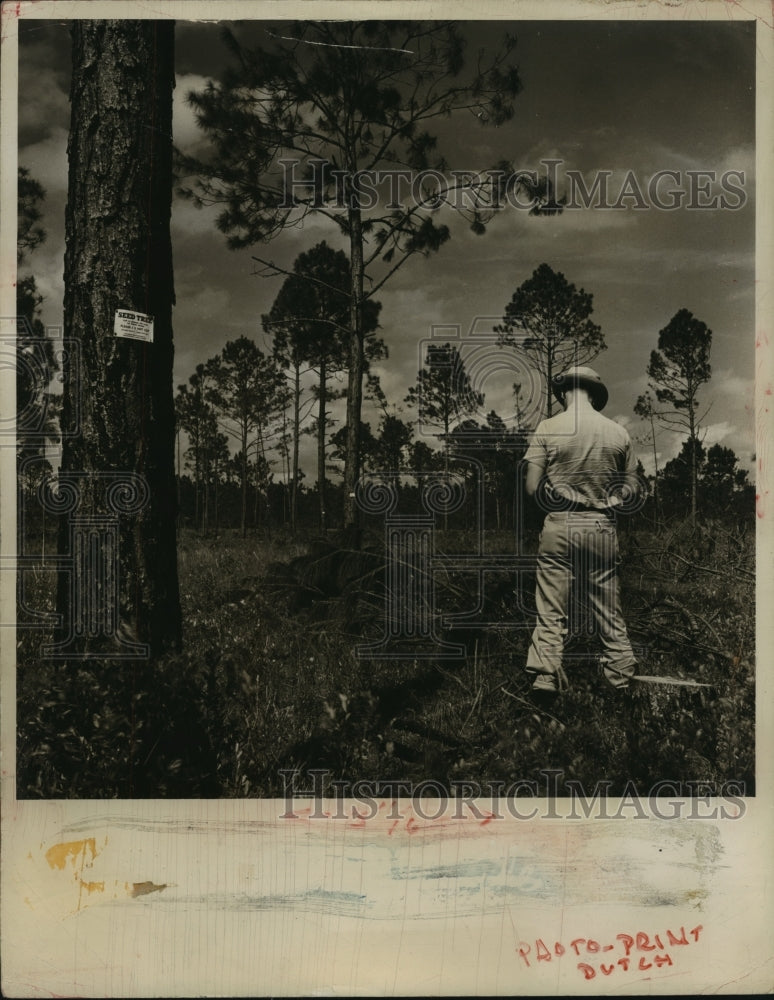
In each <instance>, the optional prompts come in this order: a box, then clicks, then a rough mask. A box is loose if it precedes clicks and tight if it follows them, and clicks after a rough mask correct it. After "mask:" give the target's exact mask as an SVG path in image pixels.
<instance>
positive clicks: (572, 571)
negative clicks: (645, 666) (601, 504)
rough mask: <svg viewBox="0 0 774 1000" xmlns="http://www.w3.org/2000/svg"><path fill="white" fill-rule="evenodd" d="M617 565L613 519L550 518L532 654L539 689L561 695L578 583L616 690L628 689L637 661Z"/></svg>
mask: <svg viewBox="0 0 774 1000" xmlns="http://www.w3.org/2000/svg"><path fill="white" fill-rule="evenodd" d="M617 562H618V539H617V537H616V530H615V522H614V521H613V519H612V518H609V517H607V516H605V515H604V514H596V513H593V512H587V511H583V512H577V511H572V512H559V513H556V512H555V513H551V514H548V515H546V520H545V523H544V525H543V531H542V533H541V535H540V547H539V550H538V561H537V589H536V594H535V602H536V604H537V625H536V627H535V631H534V632H533V633H532V643H531V645H530V648H529V653H528V654H527V671H528V672H530V673H533V674H535V675H536V676H535V682H534V684H533V687H534V688H535V689H537V690H543V691H555V690H557V689H558V688H559V686H560V684H559V678H560V676H561V673H560V672H561V666H562V654H563V652H564V644H565V639H566V637H567V632H568V629H567V621H568V615H569V607H570V599H571V596H572V585H573V580H576V581H577V584H578V586H579V589H580V594H581V595H582V596H584V597H585V598H586V599H587V601H588V607H589V611H590V614H591V618H592V622H593V627H594V632H595V633H596V635H597V636H598V637H599V639H600V642H601V644H602V651H603V656H602V664H603V670H604V675H605V677H606V678H607V680H608V681H609V682H610V683H611V684H612V685H613V687H618V688H624V687H627V686H628V684H629V678H630V677H631V676H632V675H633V674H634V673H635V672H636V665H637V661H636V659H635V657H634V654H633V652H632V647H631V643H630V642H629V637H628V635H627V632H626V625H625V624H624V620H623V615H622V614H621V597H620V588H619V585H618V573H617V568H616V567H617Z"/></svg>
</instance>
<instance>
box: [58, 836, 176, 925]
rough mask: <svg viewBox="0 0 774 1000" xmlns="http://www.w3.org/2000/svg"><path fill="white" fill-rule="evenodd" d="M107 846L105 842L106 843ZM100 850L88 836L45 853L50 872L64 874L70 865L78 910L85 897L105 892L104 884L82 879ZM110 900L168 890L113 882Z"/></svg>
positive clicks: (152, 884)
mask: <svg viewBox="0 0 774 1000" xmlns="http://www.w3.org/2000/svg"><path fill="white" fill-rule="evenodd" d="M105 843H107V840H106V841H105ZM99 853H100V851H99V850H98V849H97V842H96V838H95V837H87V838H86V839H85V840H68V841H65V842H63V843H61V844H54V846H53V847H49V849H48V850H47V851H46V861H47V862H48V864H49V867H50V868H51V869H58V870H59V871H64V870H65V868H66V867H67V863H68V861H69V862H70V863H71V864H72V867H73V870H74V878H75V882H76V885H77V886H78V905H77V908H76V909H77V910H80V908H81V904H82V901H83V897H84V895H88V896H90V895H91V894H92V893H104V892H105V882H104V881H102V882H89V881H87V880H86V879H84V878H83V871H84V868H91V866H92V864H93V862H94V859H95V858H96V857H97V855H98V854H99ZM111 885H112V891H113V898H114V899H115V898H116V896H117V895H119V894H120V893H121V890H122V889H123V891H124V892H125V893H126V894H127V895H128V896H129V897H131V898H132V899H136V898H137V897H138V896H147V895H148V894H149V893H152V892H161V891H162V890H164V889H166V888H168V883H166V882H164V883H163V884H158V883H156V882H151V881H147V882H124V883H123V884H122V883H120V882H112V883H111Z"/></svg>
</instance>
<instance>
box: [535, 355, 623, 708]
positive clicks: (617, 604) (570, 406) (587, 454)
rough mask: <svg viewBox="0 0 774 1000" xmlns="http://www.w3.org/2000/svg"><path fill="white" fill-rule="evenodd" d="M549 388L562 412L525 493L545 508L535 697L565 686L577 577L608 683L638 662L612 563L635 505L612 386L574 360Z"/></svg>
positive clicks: (545, 425)
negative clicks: (612, 407)
mask: <svg viewBox="0 0 774 1000" xmlns="http://www.w3.org/2000/svg"><path fill="white" fill-rule="evenodd" d="M551 388H552V390H553V392H554V395H555V396H556V398H557V399H558V400H559V402H560V403H561V404H562V406H563V407H564V412H563V413H560V414H558V415H557V416H555V417H551V418H549V419H548V420H543V421H542V422H541V423H540V424H539V425H538V427H537V430H536V431H535V434H534V436H533V438H532V441H531V443H530V446H529V448H528V450H527V453H526V455H525V456H524V458H525V461H526V462H527V463H528V464H527V476H526V490H527V494H528V495H529V496H534V497H535V498H536V500H537V502H538V504H539V505H540V507H541V508H542V509H543V510H546V511H547V512H548V513H547V514H546V518H545V523H544V525H543V531H542V533H541V535H540V547H539V550H538V560H537V588H536V595H535V601H536V604H537V625H536V627H535V631H534V632H533V634H532V642H531V644H530V648H529V653H528V654H527V671H528V673H530V674H532V675H534V678H535V680H534V684H533V687H532V691H533V698H534V700H535V701H536V702H537V703H543V704H545V703H549V702H551V701H553V698H554V697H555V695H556V694H558V692H559V691H562V690H564V689H565V688H567V686H568V681H567V676H566V674H565V672H564V670H563V668H562V654H563V652H564V643H565V639H566V636H567V631H568V629H567V622H568V617H569V608H570V600H571V596H572V585H573V579H575V580H576V582H577V584H578V585H579V586H580V588H582V591H583V592H584V594H585V597H586V598H587V601H588V605H589V609H590V612H591V615H592V618H593V623H594V630H595V633H596V634H597V635H598V636H599V639H600V641H601V644H602V652H603V655H602V668H603V674H604V676H605V678H606V679H607V681H608V682H609V683H610V684H611V685H612V686H613V687H614V688H617V689H620V690H623V689H625V688H627V687H628V686H629V679H630V678H631V677H632V676H633V675H634V674H635V672H636V666H637V661H636V659H635V657H634V653H633V652H632V647H631V643H630V642H629V637H628V635H627V632H626V625H625V623H624V620H623V616H622V614H621V599H620V591H619V584H618V574H617V570H616V563H617V560H618V541H617V538H616V528H615V510H616V508H619V509H621V508H622V507H624V508H628V509H631V508H632V506H633V505H635V506H636V499H637V496H638V495H639V493H638V484H639V479H638V477H637V474H636V458H635V455H634V452H633V449H632V444H631V440H630V438H629V435H628V433H627V432H626V430H625V429H624V428H623V427H621V426H620V424H617V423H615V422H614V421H612V420H609V419H608V418H607V417H603V416H602V414H601V413H600V412H599V411H600V410H602V409H603V408H604V407H605V405H606V403H607V398H608V393H607V389H606V387H605V385H604V384H603V382H602V379H601V378H600V377H599V375H598V374H597V373H596V372H595V371H594V369H593V368H586V367H581V368H570V369H568V371H566V372H564V373H563V374H562V375H558V376H557V377H556V378H555V379H554V380H553V383H552V386H551Z"/></svg>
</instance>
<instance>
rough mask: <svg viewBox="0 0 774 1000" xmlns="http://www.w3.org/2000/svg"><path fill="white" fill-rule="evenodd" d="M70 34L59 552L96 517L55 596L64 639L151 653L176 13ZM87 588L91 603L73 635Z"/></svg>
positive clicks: (167, 574)
mask: <svg viewBox="0 0 774 1000" xmlns="http://www.w3.org/2000/svg"><path fill="white" fill-rule="evenodd" d="M72 36H73V76H72V89H71V103H72V118H71V125H70V139H69V144H68V155H69V191H68V202H67V210H66V219H65V222H66V237H67V249H66V253H65V274H64V278H65V302H64V316H65V332H66V335H67V336H69V337H73V338H76V339H77V340H78V341H79V343H80V352H79V356H74V357H71V358H69V359H68V362H67V363H68V365H69V368H68V370H67V371H66V373H65V375H66V377H65V379H64V384H65V394H64V399H63V411H64V414H63V425H64V426H71V421H72V420H73V417H74V414H75V413H76V412H77V411H78V410H79V411H80V434H79V435H78V436H77V437H74V438H70V439H65V440H64V442H63V449H62V470H61V476H60V480H61V482H62V483H63V484H67V483H68V481H69V483H70V484H71V485H72V486H73V487H74V490H75V493H76V494H77V496H78V501H77V506H76V507H75V509H74V510H73V511H72V512H71V513H70V514H69V515H65V516H63V518H62V523H61V527H60V554H61V555H64V556H69V555H72V552H71V549H70V546H71V543H72V540H73V538H74V537H75V535H76V534H77V530H81V531H83V530H84V529H88V526H89V523H90V522H93V523H94V525H95V526H96V527H95V528H94V530H93V532H92V539H93V541H92V546H93V548H92V549H91V550H88V549H87V550H86V553H87V554H86V556H85V557H84V558H82V559H80V560H75V562H74V569H73V576H72V584H71V581H70V579H69V574H67V573H62V574H60V582H59V593H58V605H59V611H60V613H61V614H62V615H63V622H64V625H63V632H64V634H65V635H67V632H68V630H69V631H70V634H71V638H72V640H73V641H72V642H70V643H67V642H66V643H65V645H66V646H68V647H69V649H70V650H72V652H74V653H76V654H77V653H79V651H80V652H84V651H90V650H93V651H94V653H95V655H97V650H101V651H102V652H103V653H104V654H105V655H110V652H109V651H110V649H111V648H112V647H111V642H110V641H109V639H110V633H111V629H113V631H114V633H115V632H116V631H117V632H118V633H119V635H120V634H124V635H126V634H128V635H129V636H131V639H132V640H133V641H135V642H137V643H139V644H143V643H145V644H148V645H149V646H150V651H151V654H156V653H159V652H161V651H163V650H165V649H169V648H174V647H179V646H180V643H181V621H180V600H179V590H178V575H177V548H176V532H175V521H176V491H175V477H174V440H175V417H174V404H173V397H172V362H173V344H172V303H173V299H174V290H173V276H172V247H171V241H170V231H169V226H170V213H171V199H172V89H173V87H174V23H173V22H171V21H165V22H154V21H100V20H94V21H92V20H82V21H81V20H79V21H75V22H74V23H73V27H72ZM118 309H128V310H134V311H137V312H142V313H148V314H150V315H152V316H153V317H154V340H153V343H144V342H142V341H138V340H131V339H127V338H123V337H122V338H119V337H116V336H115V334H114V318H115V313H116V310H118ZM111 487H113V488H111ZM60 489H61V488H60ZM76 519H77V520H78V522H79V528H76V527H74V521H75V520H76ZM100 519H102V520H100ZM110 522H112V524H113V527H115V524H116V523H117V524H118V528H117V532H118V533H117V559H116V562H115V563H114V564H113V565H114V566H115V567H116V568H117V571H118V580H117V593H118V598H117V601H116V602H114V603H116V604H117V607H108V604H109V603H110V601H109V600H108V598H110V595H111V594H112V593H113V590H112V588H113V587H114V586H116V583H115V580H114V579H113V578H112V577H111V576H110V572H109V571H106V570H105V566H106V565H107V563H108V562H109V560H110V553H109V552H104V551H101V550H100V548H99V546H98V545H97V544H96V539H98V538H99V537H101V536H100V535H99V532H100V531H101V530H103V528H104V526H105V525H107V524H109V523H110ZM100 525H102V527H100ZM105 530H107V529H105ZM110 530H113V529H112V528H111V529H110ZM106 572H107V577H106V576H105V573H106ZM106 581H107V582H106ZM84 595H87V597H88V600H89V601H91V602H92V603H91V605H90V606H91V607H92V609H93V608H94V607H96V608H97V609H99V608H102V611H100V612H99V614H97V613H96V612H93V613H92V619H91V621H92V625H93V624H94V622H95V621H96V623H97V625H98V627H97V628H96V629H94V628H92V630H91V634H90V633H89V631H88V630H87V631H86V634H85V635H82V634H81V632H82V629H81V630H79V628H78V621H77V616H78V613H79V612H78V608H79V607H81V606H82V605H79V603H78V602H79V601H81V602H82V601H83V600H85V599H86V598H85V597H84ZM100 602H102V604H100ZM100 614H101V615H102V619H100ZM95 615H96V617H95ZM100 620H101V621H102V625H101V626H100V624H99V623H100ZM95 632H96V633H102V634H98V635H95V634H94V633H95ZM113 645H115V634H114V641H113ZM126 648H128V646H126V645H125V646H124V649H126ZM137 655H139V654H137Z"/></svg>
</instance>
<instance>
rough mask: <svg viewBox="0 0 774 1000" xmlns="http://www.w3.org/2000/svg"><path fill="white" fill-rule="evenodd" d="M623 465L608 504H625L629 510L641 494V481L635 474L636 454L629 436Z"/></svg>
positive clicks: (618, 505)
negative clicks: (621, 472)
mask: <svg viewBox="0 0 774 1000" xmlns="http://www.w3.org/2000/svg"><path fill="white" fill-rule="evenodd" d="M623 466H624V467H623V474H622V476H621V478H620V480H619V481H618V483H616V486H615V492H614V494H613V495H612V496H611V497H610V501H609V504H608V506H610V507H621V506H625V507H627V508H628V509H629V510H631V509H632V507H633V506H635V505H636V504H637V501H638V500H639V499H640V496H641V494H642V481H641V480H640V477H639V475H638V474H637V456H636V455H635V453H634V448H633V447H632V442H631V438H629V439H628V440H627V442H626V446H625V450H624V461H623Z"/></svg>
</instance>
